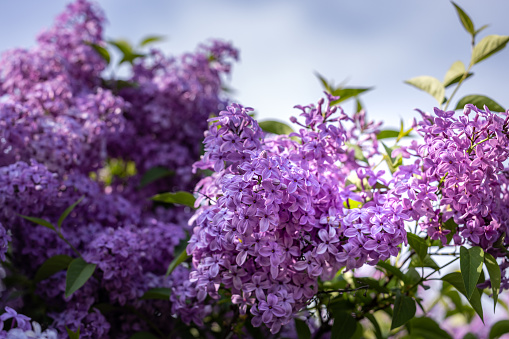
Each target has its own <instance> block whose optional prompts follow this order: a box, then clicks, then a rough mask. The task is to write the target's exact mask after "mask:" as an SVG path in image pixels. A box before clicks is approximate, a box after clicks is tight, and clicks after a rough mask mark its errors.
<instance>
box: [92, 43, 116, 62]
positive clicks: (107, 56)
mask: <svg viewBox="0 0 509 339" xmlns="http://www.w3.org/2000/svg"><path fill="white" fill-rule="evenodd" d="M87 45H89V46H90V47H92V48H93V49H94V50H95V51H96V52H97V54H99V55H100V56H101V57H102V58H103V59H104V61H106V64H109V63H110V60H111V57H110V52H108V50H107V49H106V48H104V47H103V46H101V45H97V44H93V43H87Z"/></svg>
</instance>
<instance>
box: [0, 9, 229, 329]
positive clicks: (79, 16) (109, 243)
mask: <svg viewBox="0 0 509 339" xmlns="http://www.w3.org/2000/svg"><path fill="white" fill-rule="evenodd" d="M103 24H104V16H103V14H102V12H101V10H100V9H99V8H98V7H97V6H96V5H95V4H93V3H91V2H89V1H87V0H77V1H75V2H73V3H71V4H70V5H69V6H68V7H67V9H66V10H65V11H64V12H63V13H62V14H61V15H60V16H58V17H57V19H56V22H55V24H54V26H53V27H51V28H50V29H48V30H46V31H44V32H43V33H42V34H40V35H39V37H38V39H37V45H36V46H35V47H33V48H31V49H27V50H25V49H15V50H12V51H8V52H5V53H4V54H3V55H2V56H1V58H0V96H1V97H2V100H1V101H0V205H1V206H2V209H1V210H0V259H2V261H6V260H8V261H10V262H11V263H12V264H13V266H14V267H16V269H17V270H19V272H18V273H24V274H25V275H27V276H28V277H29V278H33V276H34V274H35V272H36V271H37V269H38V268H39V267H40V266H41V264H42V263H43V262H44V261H45V260H47V259H48V258H50V257H52V256H54V255H59V254H60V255H61V254H66V255H70V256H73V257H74V256H76V254H75V253H74V252H73V251H72V249H71V248H70V246H69V245H68V244H66V243H65V242H64V241H63V240H62V239H61V238H60V237H59V236H58V234H57V233H56V232H55V231H53V230H51V229H48V228H46V227H44V226H41V225H35V224H33V223H31V222H29V221H26V220H24V219H22V218H20V217H19V214H21V215H27V216H31V217H38V218H43V219H45V220H48V221H50V222H52V223H53V224H55V225H56V223H57V221H58V219H59V217H60V215H61V214H62V212H63V211H64V210H65V209H66V208H67V207H69V206H70V205H72V204H73V203H75V202H76V201H78V199H80V198H81V199H82V200H81V202H80V203H79V204H78V205H77V207H76V208H75V209H74V210H73V212H72V213H71V214H70V215H69V216H68V217H67V219H66V220H65V222H64V223H63V225H62V229H61V232H62V235H63V236H64V237H65V238H66V239H68V240H69V241H70V242H71V243H72V245H73V246H74V247H75V248H76V249H77V250H78V251H79V252H80V253H81V255H82V256H83V258H85V260H87V261H88V262H90V263H94V264H97V269H96V273H95V274H94V277H92V278H91V279H90V280H89V281H88V282H87V283H86V284H85V286H83V287H82V288H81V289H80V290H78V291H77V292H75V293H74V294H73V295H72V296H71V297H70V298H64V291H65V272H60V273H57V274H55V275H53V276H52V277H50V278H49V279H46V280H43V281H41V282H39V283H38V284H37V288H36V291H37V294H38V295H39V297H41V298H42V300H43V302H44V303H45V304H46V305H50V306H49V307H48V313H49V314H50V315H51V317H52V318H53V320H54V323H53V324H52V326H53V327H54V328H56V329H58V331H59V333H61V334H62V336H63V335H64V333H66V327H68V328H70V329H71V330H77V329H78V327H79V328H80V329H81V338H106V337H108V336H109V335H111V336H112V337H114V338H123V337H129V336H130V335H131V334H132V333H134V332H135V331H142V330H148V328H149V327H148V325H147V322H145V321H143V320H140V318H139V317H135V318H136V319H137V320H133V319H131V318H129V317H130V316H131V313H129V312H127V314H126V312H125V311H115V312H111V313H108V314H106V313H105V314H103V313H101V312H100V311H99V309H98V308H96V305H97V304H101V303H110V304H112V305H114V306H115V307H118V309H122V307H126V309H127V307H131V308H133V309H135V310H136V312H140V313H141V314H143V315H144V316H145V317H146V318H151V317H152V318H153V317H154V308H155V307H157V309H158V310H160V312H163V313H165V314H169V313H170V307H171V305H170V304H169V303H168V302H164V301H160V300H159V301H157V300H140V297H141V296H142V295H143V294H144V293H145V292H146V291H147V290H148V289H150V288H156V287H157V288H159V287H166V288H171V287H173V286H177V285H178V284H180V283H182V281H183V280H185V279H187V277H188V274H187V271H186V270H185V269H184V268H179V269H178V270H176V271H175V272H174V274H172V275H171V276H169V277H165V272H166V268H167V266H168V264H169V263H170V262H171V260H172V259H173V257H174V250H175V247H176V246H177V245H178V244H179V243H180V241H181V240H183V239H185V238H186V229H188V226H187V219H189V217H190V215H191V214H190V211H188V210H186V209H185V208H182V207H172V208H162V207H157V206H154V205H153V204H152V202H151V200H150V199H149V198H150V197H151V196H152V195H153V194H155V193H160V192H161V191H165V190H172V191H173V190H179V189H191V188H192V187H194V185H195V184H196V182H197V181H198V179H199V177H200V176H199V175H196V174H194V175H193V174H192V173H191V165H192V163H193V162H195V161H196V160H197V159H198V157H199V153H200V145H199V144H200V141H201V140H202V138H203V131H204V130H206V128H207V123H206V119H207V118H208V117H209V116H210V114H211V113H213V112H216V111H217V110H219V109H222V108H224V107H225V105H226V99H225V98H224V97H223V95H222V89H221V88H222V85H221V84H222V81H223V77H224V75H226V74H228V73H229V72H230V68H231V61H232V60H236V59H237V58H238V52H237V50H235V49H234V48H233V47H232V46H231V45H230V44H227V43H223V42H219V41H214V42H212V43H211V44H209V45H202V46H200V47H199V48H198V50H197V51H196V52H195V53H188V54H185V55H183V56H181V57H178V58H174V57H170V58H168V57H165V56H164V55H163V54H162V53H161V52H160V51H157V50H152V51H150V53H149V54H147V55H144V56H141V57H139V58H138V59H136V60H135V62H134V64H133V67H132V72H131V74H132V76H131V78H129V79H127V80H126V81H125V82H126V83H129V84H130V86H128V87H127V88H124V89H119V88H118V87H117V86H115V85H111V84H112V83H115V82H116V80H112V81H110V80H108V79H106V80H105V79H102V78H101V75H102V71H103V70H104V69H105V68H106V66H107V63H106V62H105V60H104V59H103V58H102V57H101V56H100V55H99V54H98V53H97V52H96V51H95V50H94V48H93V44H95V45H98V46H102V47H107V44H106V42H105V41H104V38H103V32H102V31H103ZM112 158H113V159H120V160H122V161H123V162H124V163H128V162H130V163H133V164H134V167H135V168H136V172H137V173H136V174H134V175H133V174H131V177H128V178H116V177H114V178H113V179H112V182H111V183H105V182H103V181H101V180H97V179H93V178H100V176H101V173H102V171H103V170H104V167H105V166H106V164H107V163H108V161H110V160H111V159H112ZM154 166H158V167H164V168H166V169H167V170H168V173H170V176H169V177H167V178H166V179H167V180H165V182H164V183H163V184H162V185H148V186H147V187H140V180H141V178H142V176H143V174H144V173H145V172H147V171H148V170H150V169H151V168H152V167H154ZM91 173H92V174H93V175H91ZM9 242H11V243H12V253H11V252H9V253H7V249H8V244H9ZM6 255H7V256H6ZM13 273H14V272H11V270H10V269H7V275H10V274H13ZM15 289H16V286H8V287H7V291H4V293H3V294H5V295H8V294H9V293H11V292H13V291H15ZM17 305H18V306H19V307H26V308H28V309H29V308H30V307H31V305H30V301H28V299H27V300H26V301H25V305H23V302H21V301H20V302H19V303H18V304H17ZM158 312H159V311H158ZM118 319H124V320H126V319H127V320H126V321H128V323H129V326H127V325H126V323H119V322H118ZM150 321H152V322H157V323H158V325H160V328H161V329H162V330H165V329H167V330H168V333H169V330H170V329H171V328H172V326H173V325H172V324H174V322H175V320H174V319H173V318H171V319H166V318H165V321H161V319H159V318H158V319H155V320H154V319H151V320H150Z"/></svg>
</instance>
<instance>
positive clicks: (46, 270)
mask: <svg viewBox="0 0 509 339" xmlns="http://www.w3.org/2000/svg"><path fill="white" fill-rule="evenodd" d="M71 261H72V258H71V257H70V256H68V255H65V254H59V255H55V256H52V257H51V258H48V260H46V261H45V262H43V263H42V265H41V266H40V267H39V269H38V270H37V272H36V273H35V278H34V280H35V282H40V281H42V280H44V279H48V278H49V277H51V276H52V275H53V274H55V273H57V272H60V271H62V270H65V269H66V268H67V267H68V266H69V264H70V263H71Z"/></svg>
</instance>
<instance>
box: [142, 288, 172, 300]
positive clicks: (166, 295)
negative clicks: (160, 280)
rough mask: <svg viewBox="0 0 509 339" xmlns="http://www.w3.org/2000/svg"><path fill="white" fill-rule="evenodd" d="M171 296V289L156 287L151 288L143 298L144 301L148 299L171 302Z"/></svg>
mask: <svg viewBox="0 0 509 339" xmlns="http://www.w3.org/2000/svg"><path fill="white" fill-rule="evenodd" d="M170 294H171V289H170V288H166V287H156V288H151V289H149V290H148V291H147V292H145V293H144V294H143V296H142V297H141V299H142V300H148V299H159V300H169V299H170Z"/></svg>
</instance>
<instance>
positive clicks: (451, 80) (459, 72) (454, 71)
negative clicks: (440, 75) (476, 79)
mask: <svg viewBox="0 0 509 339" xmlns="http://www.w3.org/2000/svg"><path fill="white" fill-rule="evenodd" d="M466 72H467V70H466V68H465V64H464V63H463V62H461V61H456V62H455V63H453V64H452V66H451V68H449V70H448V71H447V73H445V77H444V86H445V87H449V86H451V85H453V84H455V83H457V82H459V81H460V80H461V78H462V77H463V75H464V74H465V73H466ZM473 74H474V73H468V74H467V76H466V77H465V79H468V78H470V77H471V76H472V75H473Z"/></svg>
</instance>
